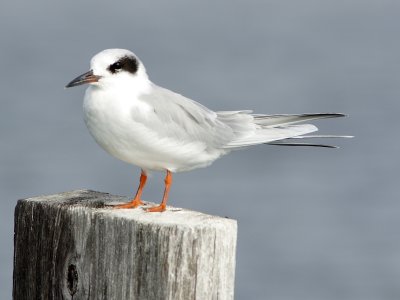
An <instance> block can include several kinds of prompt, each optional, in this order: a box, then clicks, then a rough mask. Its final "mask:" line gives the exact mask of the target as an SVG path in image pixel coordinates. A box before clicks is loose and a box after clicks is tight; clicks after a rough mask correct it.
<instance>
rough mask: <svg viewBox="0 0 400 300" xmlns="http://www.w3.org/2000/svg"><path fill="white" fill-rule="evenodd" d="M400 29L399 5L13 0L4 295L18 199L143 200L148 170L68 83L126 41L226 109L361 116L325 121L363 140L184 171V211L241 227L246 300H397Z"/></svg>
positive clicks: (156, 180) (3, 84) (233, 157)
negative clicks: (117, 148)
mask: <svg viewBox="0 0 400 300" xmlns="http://www.w3.org/2000/svg"><path fill="white" fill-rule="evenodd" d="M399 31H400V2H399V1H394V0H393V1H390V0H379V1H378V0H376V1H370V0H354V1H352V0H335V1H333V0H331V1H317V0H303V1H297V0H270V1H257V0H249V1H227V0H225V1H201V2H200V1H198V2H196V3H194V2H192V3H189V2H188V1H183V0H170V1H135V2H133V1H112V2H111V1H109V2H107V3H99V2H95V1H85V2H80V3H79V4H78V3H73V2H71V1H69V2H68V1H65V2H48V1H42V0H38V1H31V2H29V1H25V2H24V3H22V2H20V1H10V0H5V1H2V2H1V4H0V38H1V44H0V91H1V97H0V101H1V109H0V139H1V147H0V193H1V195H0V196H1V197H0V214H1V219H0V222H1V223H0V225H1V226H0V240H1V246H0V259H1V268H0V298H1V299H10V298H11V292H12V263H13V210H14V207H15V204H16V201H17V200H18V199H21V198H26V197H30V196H36V195H41V194H51V193H58V192H63V191H69V190H74V189H82V188H88V189H93V190H99V191H104V192H110V193H115V194H121V195H127V196H132V195H133V194H134V193H135V191H136V187H137V183H138V179H139V173H140V170H139V169H138V168H137V167H133V166H129V165H127V164H125V163H123V162H120V161H118V160H116V159H114V158H113V157H111V156H109V155H108V154H106V153H105V152H104V151H103V150H102V149H101V148H100V147H98V146H97V145H96V144H95V142H94V140H93V139H92V138H91V136H90V135H89V133H88V131H87V129H86V128H85V125H84V123H83V120H82V99H83V94H84V88H83V87H79V88H74V89H68V90H65V89H64V86H65V84H66V83H68V82H69V81H70V80H71V79H73V78H74V77H76V76H77V75H80V74H81V73H83V72H85V71H87V70H88V68H89V60H90V58H91V57H92V56H93V55H94V54H96V53H97V52H99V51H101V50H103V49H106V48H127V49H131V50H133V51H134V52H135V53H136V54H137V55H138V56H139V57H140V58H141V59H142V61H143V62H144V63H145V66H146V67H147V70H148V73H149V76H150V78H151V79H152V80H153V81H154V82H156V83H157V84H159V85H161V86H164V87H168V88H170V89H172V90H174V91H176V92H179V93H182V94H184V95H186V96H187V97H190V98H192V99H195V100H197V101H199V102H201V103H202V104H204V105H206V106H208V107H209V108H211V109H214V110H231V109H232V110H238V109H253V110H254V111H255V112H258V113H268V114H272V113H306V112H307V113H308V112H309V113H311V112H341V113H346V114H348V115H349V117H348V118H342V119H331V120H322V121H317V122H316V124H317V125H318V126H319V127H320V130H321V131H320V132H321V133H326V134H351V135H355V136H356V138H354V139H352V140H343V141H342V140H333V141H330V142H333V143H334V144H337V145H339V146H340V147H341V149H338V150H331V149H320V148H316V149H312V148H298V147H297V148H289V147H276V146H257V147H253V148H250V149H248V150H246V151H238V152H234V153H231V154H230V155H229V156H226V157H224V158H223V159H221V160H219V161H217V162H215V163H214V164H213V165H212V166H211V167H209V168H206V169H200V170H195V171H192V172H189V173H179V174H177V175H176V176H175V180H174V185H173V187H172V191H171V195H170V202H169V203H170V204H171V205H174V206H177V207H185V208H190V209H193V210H198V211H202V212H205V213H210V214H215V215H220V216H228V217H231V218H235V219H237V220H238V224H239V235H238V251H237V268H236V290H235V293H236V294H235V298H236V299H278V300H280V299H307V300H310V299H325V300H329V299H342V300H344V299H363V300H368V299H400V203H399V200H400V190H399V171H400V169H399V167H400V162H399V158H398V156H399V153H400V141H399V138H398V133H397V132H398V131H397V130H398V129H399V124H398V123H399V122H398V113H399V109H400V102H399V96H400V88H399V80H400V74H399V66H400V59H399V55H400V39H399ZM396 128H397V129H396ZM163 176H164V174H154V175H153V176H152V178H151V179H150V181H149V184H148V186H147V189H146V190H145V193H144V199H145V200H152V201H155V202H158V201H159V200H160V199H161V195H162V191H163ZM27 249H29V245H27Z"/></svg>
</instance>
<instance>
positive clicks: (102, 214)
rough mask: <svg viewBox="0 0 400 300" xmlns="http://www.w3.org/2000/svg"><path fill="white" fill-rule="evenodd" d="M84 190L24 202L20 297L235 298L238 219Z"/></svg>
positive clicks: (17, 253) (18, 227) (18, 247)
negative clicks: (133, 205)
mask: <svg viewBox="0 0 400 300" xmlns="http://www.w3.org/2000/svg"><path fill="white" fill-rule="evenodd" d="M127 200H128V199H126V198H123V197H119V196H113V195H110V194H105V193H99V192H93V191H87V190H81V191H74V192H67V193H61V194H57V195H51V196H42V197H35V198H29V199H25V200H20V201H18V204H17V206H16V209H15V238H14V246H15V250H14V277H13V282H14V284H13V296H14V299H15V300H19V299H147V300H148V299H174V300H175V299H185V300H187V299H233V290H234V273H235V251H236V234H237V225H236V221H235V220H230V219H227V218H220V217H215V216H210V215H205V214H202V213H198V212H194V211H189V210H184V209H176V208H172V207H168V210H167V211H166V212H164V213H147V212H145V211H144V210H143V209H140V208H139V209H111V208H109V207H107V206H106V205H105V204H106V203H107V204H110V203H111V202H122V201H127Z"/></svg>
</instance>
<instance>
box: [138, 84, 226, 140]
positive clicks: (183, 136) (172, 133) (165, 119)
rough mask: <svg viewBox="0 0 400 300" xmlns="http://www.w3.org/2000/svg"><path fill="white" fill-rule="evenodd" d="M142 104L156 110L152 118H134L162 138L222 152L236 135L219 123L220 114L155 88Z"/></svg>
mask: <svg viewBox="0 0 400 300" xmlns="http://www.w3.org/2000/svg"><path fill="white" fill-rule="evenodd" d="M139 100H140V101H143V102H145V103H146V104H148V105H150V107H152V108H153V111H152V112H150V114H151V116H140V115H139V116H138V115H134V116H133V117H134V119H135V120H137V121H140V122H141V123H143V124H146V127H147V128H148V129H149V130H151V131H152V132H155V133H157V134H158V135H159V136H160V138H163V139H169V138H170V139H173V140H175V141H180V142H183V143H185V142H187V143H193V142H201V143H204V144H205V145H207V147H212V148H223V145H225V144H227V143H229V141H231V140H232V139H233V138H234V131H233V130H232V128H231V127H229V126H228V125H227V124H225V123H224V122H221V120H219V118H218V115H217V113H215V112H213V111H212V110H210V109H208V108H206V107H205V106H203V105H201V104H200V103H197V102H195V101H193V100H191V99H189V98H186V97H184V96H182V95H180V94H177V93H174V92H172V91H170V90H168V89H164V88H162V87H159V86H157V85H153V91H152V93H150V94H146V95H141V96H140V97H139Z"/></svg>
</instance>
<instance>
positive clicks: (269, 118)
mask: <svg viewBox="0 0 400 300" xmlns="http://www.w3.org/2000/svg"><path fill="white" fill-rule="evenodd" d="M253 116H254V122H255V123H256V124H258V125H261V126H263V127H275V126H277V125H279V126H282V125H289V124H295V123H300V122H305V121H310V120H317V119H327V118H339V117H345V116H346V115H344V114H339V113H318V114H296V115H257V114H254V115H253Z"/></svg>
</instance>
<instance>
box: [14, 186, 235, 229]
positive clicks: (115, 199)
mask: <svg viewBox="0 0 400 300" xmlns="http://www.w3.org/2000/svg"><path fill="white" fill-rule="evenodd" d="M20 201H33V202H40V203H41V204H45V205H49V206H52V207H60V208H61V207H63V208H66V209H77V210H86V211H90V213H99V214H103V215H104V216H106V217H111V218H122V219H127V220H136V221H140V222H142V223H152V224H159V225H179V226H188V227H192V226H193V227H209V226H213V227H216V226H217V227H218V226H223V227H225V226H234V227H236V226H237V224H236V223H237V222H236V220H233V219H229V218H226V217H225V218H223V217H218V216H212V215H207V214H204V213H200V212H196V211H191V210H187V209H183V208H176V207H172V206H167V210H166V211H165V212H162V213H153V212H152V213H149V212H146V211H145V210H144V209H143V208H142V207H138V208H135V209H115V208H112V207H110V206H109V205H114V204H118V203H121V202H127V201H129V199H128V198H126V197H122V196H116V195H111V194H108V193H101V192H96V191H91V190H75V191H71V192H64V193H59V194H54V195H47V196H38V197H32V198H27V199H23V200H20ZM145 203H146V204H148V205H154V204H153V203H149V202H145ZM146 207H148V206H144V208H146Z"/></svg>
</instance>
